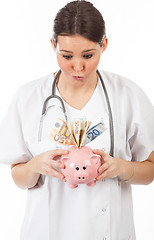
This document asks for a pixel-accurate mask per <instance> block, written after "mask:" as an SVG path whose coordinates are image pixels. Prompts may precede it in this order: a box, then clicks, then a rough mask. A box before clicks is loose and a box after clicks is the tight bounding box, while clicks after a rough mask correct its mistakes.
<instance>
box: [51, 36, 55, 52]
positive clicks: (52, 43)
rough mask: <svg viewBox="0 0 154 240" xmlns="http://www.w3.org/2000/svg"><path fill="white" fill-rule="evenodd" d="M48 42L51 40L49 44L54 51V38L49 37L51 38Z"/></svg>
mask: <svg viewBox="0 0 154 240" xmlns="http://www.w3.org/2000/svg"><path fill="white" fill-rule="evenodd" d="M50 42H51V45H52V48H53V50H54V51H56V46H55V43H54V39H53V38H51V39H50Z"/></svg>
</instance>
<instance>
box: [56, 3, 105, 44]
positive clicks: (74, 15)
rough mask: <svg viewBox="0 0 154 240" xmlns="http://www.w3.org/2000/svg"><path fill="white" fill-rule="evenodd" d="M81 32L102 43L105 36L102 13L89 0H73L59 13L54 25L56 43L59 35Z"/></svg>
mask: <svg viewBox="0 0 154 240" xmlns="http://www.w3.org/2000/svg"><path fill="white" fill-rule="evenodd" d="M74 34H79V35H81V36H83V37H85V38H87V39H88V40H91V41H93V42H97V43H99V44H100V45H102V42H103V38H104V37H105V34H106V30H105V22H104V19H103V17H102V15H101V13H100V12H99V11H98V10H97V9H96V8H95V7H94V6H93V4H92V3H90V2H87V1H72V2H70V3H68V4H66V5H65V6H64V7H63V8H62V9H60V10H59V12H58V13H57V15H56V17H55V20H54V26H53V40H54V45H55V47H56V45H57V37H58V35H61V36H71V35H74Z"/></svg>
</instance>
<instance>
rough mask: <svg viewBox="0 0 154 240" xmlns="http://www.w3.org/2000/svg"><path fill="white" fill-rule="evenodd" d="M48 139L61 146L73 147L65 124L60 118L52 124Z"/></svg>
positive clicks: (72, 141) (72, 140)
mask: <svg viewBox="0 0 154 240" xmlns="http://www.w3.org/2000/svg"><path fill="white" fill-rule="evenodd" d="M50 138H52V139H53V140H54V141H55V142H57V143H60V144H63V145H75V143H74V139H73V138H72V136H71V133H70V131H69V129H68V126H67V123H66V122H65V121H64V120H62V119H60V118H58V119H57V120H56V122H55V123H54V126H53V129H52V131H51V134H50Z"/></svg>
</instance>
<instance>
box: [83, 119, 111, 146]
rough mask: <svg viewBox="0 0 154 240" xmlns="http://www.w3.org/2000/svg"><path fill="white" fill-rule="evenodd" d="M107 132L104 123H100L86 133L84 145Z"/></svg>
mask: <svg viewBox="0 0 154 240" xmlns="http://www.w3.org/2000/svg"><path fill="white" fill-rule="evenodd" d="M105 130H106V127H105V124H104V122H103V121H101V122H99V123H98V124H96V125H95V126H93V127H92V128H90V129H89V130H88V131H87V132H86V136H85V140H84V143H83V145H86V144H87V143H89V142H91V141H93V140H94V139H95V138H97V137H98V136H100V135H101V134H102V133H103V132H104V131H105Z"/></svg>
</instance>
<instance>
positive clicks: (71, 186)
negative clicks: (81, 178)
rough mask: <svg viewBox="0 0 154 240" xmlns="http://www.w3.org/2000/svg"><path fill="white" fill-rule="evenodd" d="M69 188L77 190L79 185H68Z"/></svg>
mask: <svg viewBox="0 0 154 240" xmlns="http://www.w3.org/2000/svg"><path fill="white" fill-rule="evenodd" d="M68 186H69V188H77V187H78V185H76V184H74V183H68Z"/></svg>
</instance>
